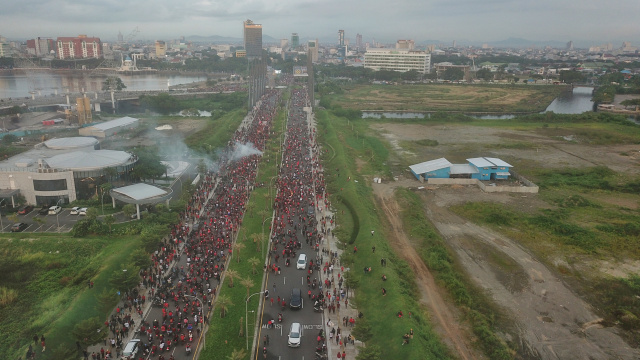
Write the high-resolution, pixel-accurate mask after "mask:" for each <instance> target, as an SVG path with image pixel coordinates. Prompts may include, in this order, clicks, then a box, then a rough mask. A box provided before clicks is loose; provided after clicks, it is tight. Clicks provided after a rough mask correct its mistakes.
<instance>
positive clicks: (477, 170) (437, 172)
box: [409, 157, 513, 181]
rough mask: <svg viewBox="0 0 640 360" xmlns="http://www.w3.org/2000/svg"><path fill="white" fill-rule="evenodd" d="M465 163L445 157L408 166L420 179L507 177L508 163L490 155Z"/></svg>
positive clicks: (486, 178) (500, 178) (491, 178)
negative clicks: (452, 161) (454, 161)
mask: <svg viewBox="0 0 640 360" xmlns="http://www.w3.org/2000/svg"><path fill="white" fill-rule="evenodd" d="M467 161H468V163H467V164H452V163H450V162H449V160H447V159H445V158H440V159H435V160H430V161H425V162H423V163H419V164H415V165H411V166H409V169H410V170H411V173H412V174H413V176H415V177H416V179H418V180H420V181H424V180H428V179H432V178H433V179H447V178H458V179H478V180H506V179H508V178H509V175H510V173H509V169H511V168H512V167H513V166H511V165H510V164H508V163H506V162H504V161H502V160H500V159H497V158H490V157H478V158H472V159H467Z"/></svg>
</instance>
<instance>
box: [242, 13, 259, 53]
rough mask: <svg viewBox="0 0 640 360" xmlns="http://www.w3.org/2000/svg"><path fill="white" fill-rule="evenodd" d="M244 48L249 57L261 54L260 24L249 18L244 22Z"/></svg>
mask: <svg viewBox="0 0 640 360" xmlns="http://www.w3.org/2000/svg"><path fill="white" fill-rule="evenodd" d="M244 49H245V50H246V51H247V57H248V58H249V59H255V58H258V57H261V56H262V25H260V24H255V23H254V22H253V21H251V20H247V21H245V22H244Z"/></svg>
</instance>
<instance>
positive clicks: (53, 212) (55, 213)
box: [49, 205, 62, 215]
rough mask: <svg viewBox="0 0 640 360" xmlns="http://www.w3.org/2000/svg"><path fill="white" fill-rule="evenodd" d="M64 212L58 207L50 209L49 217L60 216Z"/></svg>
mask: <svg viewBox="0 0 640 360" xmlns="http://www.w3.org/2000/svg"><path fill="white" fill-rule="evenodd" d="M60 211H62V208H61V207H60V206H58V205H55V206H52V207H50V208H49V215H58V214H59V213H60Z"/></svg>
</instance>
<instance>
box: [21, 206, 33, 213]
mask: <svg viewBox="0 0 640 360" xmlns="http://www.w3.org/2000/svg"><path fill="white" fill-rule="evenodd" d="M32 211H33V206H31V205H25V206H23V207H21V208H20V210H18V214H20V215H27V214H28V213H30V212H32Z"/></svg>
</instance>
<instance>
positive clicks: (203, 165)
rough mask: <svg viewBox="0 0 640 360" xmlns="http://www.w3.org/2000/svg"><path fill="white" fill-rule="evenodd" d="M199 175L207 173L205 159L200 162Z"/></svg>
mask: <svg viewBox="0 0 640 360" xmlns="http://www.w3.org/2000/svg"><path fill="white" fill-rule="evenodd" d="M197 168H198V173H200V174H201V175H204V174H205V173H206V172H207V164H205V162H204V160H203V159H200V161H198V167H197Z"/></svg>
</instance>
